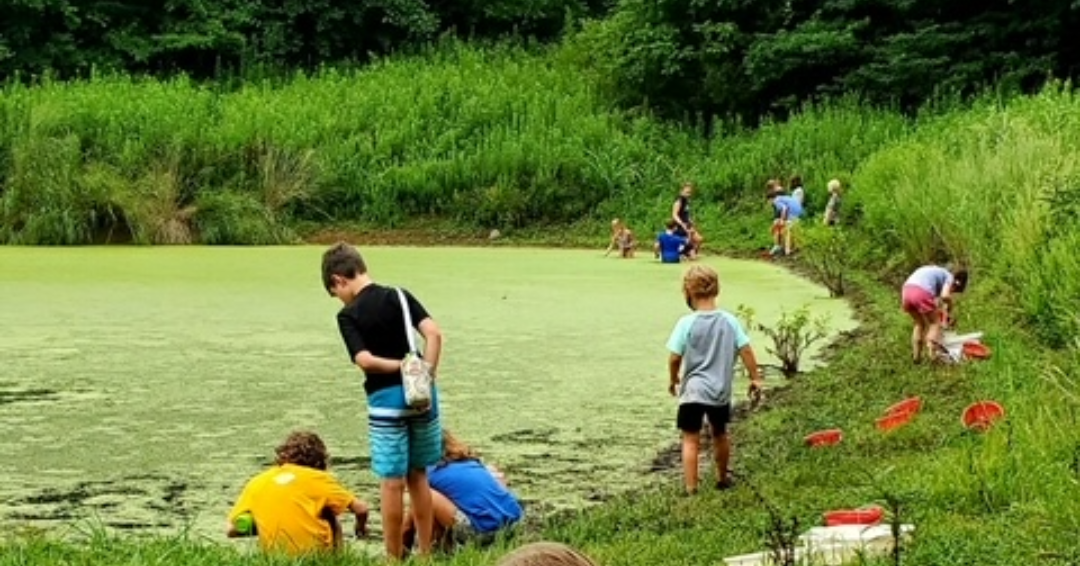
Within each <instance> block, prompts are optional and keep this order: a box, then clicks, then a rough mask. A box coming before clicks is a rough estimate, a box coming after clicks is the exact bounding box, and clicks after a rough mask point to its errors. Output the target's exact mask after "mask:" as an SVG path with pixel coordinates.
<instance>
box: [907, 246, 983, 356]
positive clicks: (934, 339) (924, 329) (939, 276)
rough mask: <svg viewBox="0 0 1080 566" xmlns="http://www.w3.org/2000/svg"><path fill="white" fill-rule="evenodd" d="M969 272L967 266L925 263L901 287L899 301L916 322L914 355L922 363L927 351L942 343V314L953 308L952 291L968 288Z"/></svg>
mask: <svg viewBox="0 0 1080 566" xmlns="http://www.w3.org/2000/svg"><path fill="white" fill-rule="evenodd" d="M967 283H968V272H967V270H965V269H956V270H950V269H947V268H944V267H940V266H937V265H924V266H922V267H920V268H918V269H916V270H915V271H914V272H913V273H912V274H911V275H910V276H909V277H908V278H907V281H905V282H904V287H903V288H902V289H901V291H900V304H901V307H902V308H903V309H904V312H906V313H908V315H909V316H911V319H912V321H914V323H915V325H914V327H913V328H912V330H911V359H912V361H913V362H915V363H919V362H920V361H922V359H923V351H924V350H923V346H924V345H925V346H926V355H927V356H929V357H931V358H932V356H933V355H934V353H935V352H934V348H935V347H941V320H942V318H943V317H942V314H946V316H948V314H949V313H950V312H951V309H952V306H953V295H954V294H956V293H963V292H964V290H965V289H967Z"/></svg>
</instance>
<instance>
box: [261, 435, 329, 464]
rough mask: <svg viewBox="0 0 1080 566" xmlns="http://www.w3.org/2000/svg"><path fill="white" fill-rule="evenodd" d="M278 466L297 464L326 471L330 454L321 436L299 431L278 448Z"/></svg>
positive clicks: (276, 450)
mask: <svg viewBox="0 0 1080 566" xmlns="http://www.w3.org/2000/svg"><path fill="white" fill-rule="evenodd" d="M274 452H276V453H277V464H278V465H279V466H280V465H282V464H296V465H297V466H304V467H307V468H314V469H316V470H325V469H326V467H327V462H329V460H330V454H329V452H327V450H326V444H324V443H323V441H322V439H321V438H319V435H317V434H315V433H313V432H304V431H297V432H293V433H292V434H290V435H289V437H288V438H286V439H285V442H283V443H282V444H281V446H278V447H277V448H276V449H275V450H274Z"/></svg>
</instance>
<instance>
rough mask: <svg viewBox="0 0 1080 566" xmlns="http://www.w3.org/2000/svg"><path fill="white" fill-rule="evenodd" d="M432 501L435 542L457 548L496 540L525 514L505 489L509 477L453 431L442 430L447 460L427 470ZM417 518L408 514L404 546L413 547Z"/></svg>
mask: <svg viewBox="0 0 1080 566" xmlns="http://www.w3.org/2000/svg"><path fill="white" fill-rule="evenodd" d="M428 483H429V484H430V485H431V502H432V507H433V509H434V510H435V535H434V536H435V540H437V541H442V542H443V546H445V547H450V548H453V547H455V546H459V545H466V544H468V543H470V542H475V543H477V544H480V545H486V544H490V543H491V542H494V541H495V538H496V535H497V534H498V533H499V532H500V531H503V530H506V529H509V528H511V527H513V526H514V525H516V524H518V523H519V522H520V521H521V519H522V517H523V516H524V511H523V510H522V508H521V504H520V503H519V502H518V499H517V497H516V496H515V495H514V494H513V492H511V491H510V490H509V489H507V487H506V478H505V476H503V474H502V473H501V472H500V471H499V470H498V469H496V468H495V467H494V466H490V465H485V464H484V463H483V462H482V461H481V460H480V456H479V455H477V454H476V453H475V452H473V450H472V448H470V447H469V446H468V445H467V444H465V443H464V442H462V441H460V440H458V439H457V438H456V437H455V436H454V435H452V434H450V432H449V431H447V430H446V429H443V457H442V460H440V461H439V463H438V464H435V465H434V466H431V467H429V468H428ZM414 524H415V522H414V519H413V517H412V515H411V513H406V515H405V524H404V526H403V530H402V532H403V533H404V543H405V547H406V548H408V547H410V546H412V544H411V543H412V539H413V537H414V533H415V527H414Z"/></svg>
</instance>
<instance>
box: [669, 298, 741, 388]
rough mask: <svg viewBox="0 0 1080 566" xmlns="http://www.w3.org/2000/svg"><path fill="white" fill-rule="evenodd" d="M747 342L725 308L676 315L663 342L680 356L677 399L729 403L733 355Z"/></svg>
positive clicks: (733, 363) (739, 325) (732, 374)
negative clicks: (680, 377) (666, 339)
mask: <svg viewBox="0 0 1080 566" xmlns="http://www.w3.org/2000/svg"><path fill="white" fill-rule="evenodd" d="M748 344H750V337H749V336H747V334H746V331H745V330H743V327H742V324H740V323H739V319H737V318H735V316H734V315H732V314H731V313H729V312H726V311H723V310H715V311H695V312H693V313H691V314H688V315H686V316H684V317H682V318H680V319H679V322H677V323H676V324H675V329H674V330H672V332H671V337H670V338H669V339H668V343H667V349H668V350H669V351H670V352H671V353H672V354H675V355H677V356H682V358H683V368H682V370H683V375H682V381H681V382H680V384H679V403H700V404H702V405H710V406H714V407H722V406H724V405H727V404H728V403H730V402H731V390H732V382H733V381H734V380H735V357H736V356H737V355H738V354H739V350H741V349H743V347H745V346H747V345H748Z"/></svg>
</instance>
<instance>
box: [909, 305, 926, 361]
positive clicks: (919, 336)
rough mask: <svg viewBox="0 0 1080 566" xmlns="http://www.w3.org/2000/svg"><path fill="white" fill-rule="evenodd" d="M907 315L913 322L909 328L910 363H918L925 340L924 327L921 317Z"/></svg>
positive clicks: (912, 314)
mask: <svg viewBox="0 0 1080 566" xmlns="http://www.w3.org/2000/svg"><path fill="white" fill-rule="evenodd" d="M909 314H911V319H912V320H913V321H914V322H915V324H914V326H912V327H911V361H913V362H915V363H919V362H920V361H921V360H922V354H923V344H924V343H925V340H926V327H925V326H924V325H923V318H922V315H920V314H918V313H914V312H913V313H909Z"/></svg>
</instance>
